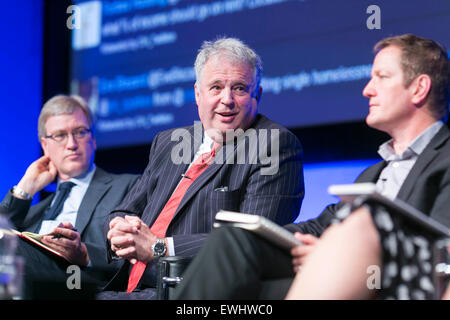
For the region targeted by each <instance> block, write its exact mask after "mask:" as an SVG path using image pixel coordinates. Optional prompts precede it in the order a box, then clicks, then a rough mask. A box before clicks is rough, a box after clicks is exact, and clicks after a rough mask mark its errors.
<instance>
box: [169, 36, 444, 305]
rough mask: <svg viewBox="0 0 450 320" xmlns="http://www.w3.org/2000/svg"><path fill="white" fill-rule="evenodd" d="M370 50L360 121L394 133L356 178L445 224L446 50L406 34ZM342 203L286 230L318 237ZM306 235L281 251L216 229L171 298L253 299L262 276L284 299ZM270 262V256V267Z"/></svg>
mask: <svg viewBox="0 0 450 320" xmlns="http://www.w3.org/2000/svg"><path fill="white" fill-rule="evenodd" d="M374 51H375V53H376V56H375V60H374V64H373V68H372V78H371V80H370V81H369V83H368V84H367V86H366V87H365V88H364V90H363V95H364V96H366V97H367V98H369V105H370V109H369V114H368V116H367V117H366V123H367V124H368V125H369V126H370V127H372V128H375V129H378V130H381V131H384V132H386V133H388V134H389V135H390V136H391V137H392V139H391V140H389V141H388V142H386V143H384V144H383V145H381V146H380V148H379V154H380V155H381V156H382V158H383V159H384V160H383V161H381V162H380V163H378V164H375V165H373V166H371V167H369V168H367V169H366V170H365V171H364V172H363V173H362V174H361V175H360V176H359V177H358V178H357V180H356V182H376V184H377V186H378V187H379V188H380V190H382V192H383V193H384V194H385V195H387V196H389V197H392V198H398V199H401V200H403V201H405V202H407V203H409V204H410V205H412V206H413V207H415V208H417V209H418V210H420V211H422V212H424V213H426V214H428V215H429V216H430V217H432V218H434V219H436V220H437V221H439V222H440V223H442V224H444V225H446V226H450V213H449V210H448V208H449V205H450V132H449V129H448V128H447V126H446V125H445V124H444V123H443V119H445V118H446V117H447V114H448V103H449V100H450V89H449V88H450V62H449V59H448V56H447V51H446V50H445V49H444V48H443V47H442V46H440V45H439V44H437V43H436V42H434V41H432V40H429V39H424V38H420V37H417V36H414V35H411V34H405V35H401V36H395V37H391V38H387V39H384V40H382V41H380V42H379V43H377V44H376V45H375V50H374ZM342 206H343V204H342V203H338V204H336V205H330V206H328V207H327V208H326V209H325V210H324V211H323V212H322V213H321V214H320V215H319V216H318V218H316V219H312V220H310V221H307V222H304V223H300V224H290V225H287V226H286V228H287V229H288V230H290V231H292V232H300V233H303V234H304V233H309V234H312V235H314V236H320V235H321V234H322V232H323V231H324V230H325V229H326V228H328V226H329V225H330V224H331V222H332V221H333V220H334V219H335V217H336V212H337V211H338V209H339V208H341V207H342ZM312 235H301V234H298V233H296V236H297V237H298V238H299V239H300V240H303V241H304V242H305V243H306V244H309V245H310V246H298V247H295V248H293V249H292V251H291V252H287V251H284V250H283V249H280V248H278V247H277V246H275V245H272V244H271V243H269V242H267V241H265V240H264V239H262V238H260V237H258V236H256V235H254V234H252V233H251V232H248V231H244V230H240V229H237V228H220V229H218V230H216V231H214V232H213V233H212V234H211V236H210V237H209V239H208V241H207V244H206V245H205V247H204V248H203V249H202V250H201V252H200V253H199V254H198V255H197V257H196V258H195V260H194V261H193V262H192V263H191V264H190V266H189V267H188V269H187V270H186V272H185V273H184V275H183V277H184V279H185V280H183V281H182V282H181V284H180V285H179V286H178V287H177V288H176V292H175V297H176V298H178V299H230V298H258V297H259V294H260V292H259V290H260V289H261V288H262V284H263V280H272V283H273V288H272V289H270V290H269V291H270V292H274V293H275V294H273V295H271V296H270V298H275V299H276V298H278V299H281V298H284V296H285V294H286V292H287V290H288V289H289V286H290V284H291V282H292V278H293V276H294V274H295V272H296V271H297V270H298V268H299V266H300V265H301V264H302V263H303V262H304V259H305V255H307V254H308V253H309V252H311V251H312V248H311V245H314V244H315V243H316V242H317V240H316V239H315V238H314V237H313V236H312ZM268 261H276V263H277V265H276V267H275V266H274V265H273V263H267V262H268ZM292 265H293V267H292ZM278 279H287V281H275V280H278Z"/></svg>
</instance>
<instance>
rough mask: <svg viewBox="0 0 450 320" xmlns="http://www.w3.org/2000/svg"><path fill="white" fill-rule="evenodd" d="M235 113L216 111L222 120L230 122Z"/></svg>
mask: <svg viewBox="0 0 450 320" xmlns="http://www.w3.org/2000/svg"><path fill="white" fill-rule="evenodd" d="M237 114H238V113H237V112H216V115H218V116H219V119H220V120H221V121H222V122H232V121H233V120H234V119H235V118H236V116H237Z"/></svg>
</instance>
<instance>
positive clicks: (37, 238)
mask: <svg viewBox="0 0 450 320" xmlns="http://www.w3.org/2000/svg"><path fill="white" fill-rule="evenodd" d="M0 231H1V232H3V233H5V234H15V235H17V236H18V237H20V238H22V239H24V240H26V241H29V242H31V243H33V244H34V245H36V246H38V247H40V248H42V249H44V250H47V251H49V252H51V253H53V254H55V255H57V256H58V257H61V258H63V259H65V258H64V256H63V255H62V254H61V253H60V252H58V251H56V250H55V249H53V248H51V247H49V246H47V245H46V244H45V243H43V242H42V237H44V235H41V234H37V233H33V232H27V231H24V232H20V231H17V230H13V229H0Z"/></svg>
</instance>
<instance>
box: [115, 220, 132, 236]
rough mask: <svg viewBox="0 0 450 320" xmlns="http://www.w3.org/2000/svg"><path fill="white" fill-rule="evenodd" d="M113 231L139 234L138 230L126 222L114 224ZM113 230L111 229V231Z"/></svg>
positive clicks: (121, 221)
mask: <svg viewBox="0 0 450 320" xmlns="http://www.w3.org/2000/svg"><path fill="white" fill-rule="evenodd" d="M112 229H113V230H116V231H120V232H125V233H137V232H138V228H137V227H136V226H135V225H133V224H131V223H129V222H128V221H126V220H120V221H118V222H117V223H115V224H114V227H113V228H112ZM110 230H111V229H110Z"/></svg>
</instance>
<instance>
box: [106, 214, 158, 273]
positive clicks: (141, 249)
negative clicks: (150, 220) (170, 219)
mask: <svg viewBox="0 0 450 320" xmlns="http://www.w3.org/2000/svg"><path fill="white" fill-rule="evenodd" d="M107 238H108V240H109V242H110V243H111V250H112V251H114V253H115V254H116V255H117V256H118V257H120V258H123V259H128V260H129V261H130V263H132V264H135V263H136V262H137V261H143V262H149V261H151V260H152V259H153V252H152V250H151V246H152V244H153V243H154V242H155V241H156V239H157V237H156V235H154V234H153V233H152V232H151V231H150V228H149V227H148V226H147V225H146V224H145V223H144V222H143V221H142V220H141V219H139V218H138V217H136V216H125V217H124V218H122V217H115V218H114V219H113V220H111V222H110V223H109V231H108V234H107Z"/></svg>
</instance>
